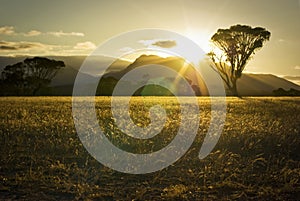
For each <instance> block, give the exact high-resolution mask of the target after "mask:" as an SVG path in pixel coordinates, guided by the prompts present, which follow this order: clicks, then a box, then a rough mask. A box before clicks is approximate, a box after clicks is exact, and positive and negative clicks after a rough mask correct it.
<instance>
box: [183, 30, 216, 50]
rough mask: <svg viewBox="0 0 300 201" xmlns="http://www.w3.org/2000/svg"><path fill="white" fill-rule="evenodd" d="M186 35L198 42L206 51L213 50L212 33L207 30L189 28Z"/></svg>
mask: <svg viewBox="0 0 300 201" xmlns="http://www.w3.org/2000/svg"><path fill="white" fill-rule="evenodd" d="M184 35H185V36H186V37H187V38H189V39H191V40H192V41H194V42H195V43H196V44H198V45H199V46H200V47H201V48H202V49H203V51H204V52H205V53H208V52H210V51H211V50H212V44H211V42H210V38H211V34H210V33H208V32H207V31H205V30H197V29H192V28H188V29H187V30H186V31H185V34H184Z"/></svg>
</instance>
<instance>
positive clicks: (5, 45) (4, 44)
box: [0, 41, 50, 51]
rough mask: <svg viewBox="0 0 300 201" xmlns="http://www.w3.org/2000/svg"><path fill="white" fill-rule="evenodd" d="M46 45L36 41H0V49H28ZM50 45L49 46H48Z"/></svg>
mask: <svg viewBox="0 0 300 201" xmlns="http://www.w3.org/2000/svg"><path fill="white" fill-rule="evenodd" d="M46 47H47V45H45V44H42V43H38V42H26V41H21V42H8V41H0V50H4V51H5V50H28V49H36V48H38V49H41V48H42V49H44V48H46ZM49 47H50V46H49Z"/></svg>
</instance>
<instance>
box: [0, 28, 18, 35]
mask: <svg viewBox="0 0 300 201" xmlns="http://www.w3.org/2000/svg"><path fill="white" fill-rule="evenodd" d="M0 34H2V35H15V34H16V32H15V28H14V27H13V26H4V27H0Z"/></svg>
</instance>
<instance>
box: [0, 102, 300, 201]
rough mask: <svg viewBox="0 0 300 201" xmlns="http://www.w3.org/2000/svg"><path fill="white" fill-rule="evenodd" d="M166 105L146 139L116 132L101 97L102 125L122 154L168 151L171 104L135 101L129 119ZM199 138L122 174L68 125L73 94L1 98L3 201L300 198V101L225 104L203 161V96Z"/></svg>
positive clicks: (206, 110) (174, 110)
mask: <svg viewBox="0 0 300 201" xmlns="http://www.w3.org/2000/svg"><path fill="white" fill-rule="evenodd" d="M157 102H158V103H161V104H162V105H163V106H164V107H165V108H166V111H167V114H168V119H167V123H166V125H165V127H164V129H163V131H162V133H161V134H159V135H158V136H155V137H154V138H151V139H148V140H146V141H142V140H136V139H134V138H129V137H128V136H126V135H124V134H122V133H120V131H118V130H117V129H116V128H115V127H116V126H113V124H114V122H113V118H112V116H111V112H110V99H109V98H107V97H106V98H97V104H96V109H97V112H98V117H99V124H100V126H101V127H102V128H103V130H105V131H106V132H107V137H108V138H109V139H110V140H111V141H112V142H113V143H114V144H115V145H117V146H119V147H120V148H122V149H124V150H126V151H130V152H136V153H149V152H152V151H156V150H159V149H161V148H162V147H164V146H165V145H167V144H168V143H169V142H170V140H172V139H173V137H174V135H176V131H177V129H178V125H179V124H180V114H179V106H178V103H177V102H176V101H175V99H173V98H168V97H160V98H158V97H157V98H153V97H148V98H139V97H135V98H132V100H131V116H132V118H133V120H134V121H135V122H136V123H137V124H139V125H141V126H146V125H147V124H148V123H149V118H148V117H149V116H148V113H147V111H148V108H149V106H151V105H153V104H154V103H157ZM199 105H200V107H201V112H200V115H201V121H200V127H199V132H198V135H197V137H196V140H195V142H194V143H193V145H192V146H191V148H190V149H189V151H188V152H187V153H186V154H185V155H184V156H183V157H182V158H181V159H180V160H178V161H177V162H175V163H174V164H173V165H171V166H169V167H167V168H166V169H163V170H161V171H158V172H154V173H149V174H145V175H132V174H124V173H120V172H116V171H114V170H111V169H109V168H107V167H104V166H103V165H101V164H100V163H99V162H97V161H96V160H95V159H93V158H92V157H91V156H90V155H89V154H88V153H87V151H86V150H85V148H84V147H83V145H82V144H81V142H80V140H79V138H78V136H77V134H76V130H75V126H74V123H73V119H72V103H71V97H1V98H0V111H1V113H0V135H1V142H0V143H1V145H0V150H1V155H0V181H1V182H0V200H15V199H21V200H300V121H299V120H300V98H284V97H283V98H271V97H265V98H243V99H238V98H227V118H226V123H225V126H224V131H223V134H222V136H221V138H220V140H219V142H218V144H217V146H216V147H215V148H214V150H213V151H212V153H211V154H210V155H209V156H208V157H206V158H205V159H203V160H200V159H199V158H198V153H199V149H200V147H201V143H202V141H203V138H204V136H205V134H206V131H207V129H208V125H209V122H210V101H209V99H208V98H199Z"/></svg>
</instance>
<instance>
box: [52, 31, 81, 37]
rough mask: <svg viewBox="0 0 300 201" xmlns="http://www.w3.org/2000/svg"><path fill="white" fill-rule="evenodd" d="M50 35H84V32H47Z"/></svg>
mask: <svg viewBox="0 0 300 201" xmlns="http://www.w3.org/2000/svg"><path fill="white" fill-rule="evenodd" d="M47 34H49V35H53V36H57V37H61V36H81V37H82V36H84V33H80V32H69V33H68V32H63V31H57V32H47Z"/></svg>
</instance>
